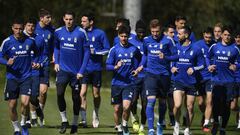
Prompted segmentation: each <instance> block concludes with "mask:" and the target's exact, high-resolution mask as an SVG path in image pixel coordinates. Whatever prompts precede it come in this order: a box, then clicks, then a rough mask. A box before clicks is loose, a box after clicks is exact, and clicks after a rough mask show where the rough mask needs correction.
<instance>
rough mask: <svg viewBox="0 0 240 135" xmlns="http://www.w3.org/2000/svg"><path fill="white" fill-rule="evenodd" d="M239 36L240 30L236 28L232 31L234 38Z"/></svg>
mask: <svg viewBox="0 0 240 135" xmlns="http://www.w3.org/2000/svg"><path fill="white" fill-rule="evenodd" d="M239 36H240V30H239V29H236V30H235V31H234V37H235V38H236V37H239Z"/></svg>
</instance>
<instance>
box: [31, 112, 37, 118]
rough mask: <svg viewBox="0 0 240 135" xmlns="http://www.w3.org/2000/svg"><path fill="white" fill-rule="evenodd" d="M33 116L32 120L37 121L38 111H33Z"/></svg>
mask: <svg viewBox="0 0 240 135" xmlns="http://www.w3.org/2000/svg"><path fill="white" fill-rule="evenodd" d="M31 116H32V119H37V113H36V111H31Z"/></svg>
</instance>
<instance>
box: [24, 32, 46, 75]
mask: <svg viewBox="0 0 240 135" xmlns="http://www.w3.org/2000/svg"><path fill="white" fill-rule="evenodd" d="M24 34H25V35H26V36H28V37H32V38H34V39H35V45H36V47H37V49H38V55H36V54H34V52H33V51H32V52H31V55H32V59H36V58H37V59H38V60H39V64H40V65H41V66H43V65H44V63H45V62H47V59H46V58H48V57H47V54H44V47H45V44H46V43H45V42H44V39H43V37H42V36H39V35H36V34H33V35H32V36H30V35H28V34H27V33H26V32H25V31H24ZM38 75H39V69H32V76H38Z"/></svg>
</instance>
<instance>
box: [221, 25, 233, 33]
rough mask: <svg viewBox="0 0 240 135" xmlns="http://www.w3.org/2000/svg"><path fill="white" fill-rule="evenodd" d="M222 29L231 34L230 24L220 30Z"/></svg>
mask: <svg viewBox="0 0 240 135" xmlns="http://www.w3.org/2000/svg"><path fill="white" fill-rule="evenodd" d="M224 31H228V32H229V33H230V34H233V29H232V27H231V26H227V25H225V26H223V28H222V32H224Z"/></svg>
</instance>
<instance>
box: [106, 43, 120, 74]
mask: <svg viewBox="0 0 240 135" xmlns="http://www.w3.org/2000/svg"><path fill="white" fill-rule="evenodd" d="M115 63H116V61H115V47H114V46H113V47H112V48H111V49H110V51H109V54H108V57H107V60H106V70H108V71H113V70H116V69H118V68H119V67H120V66H121V65H120V63H119V64H115Z"/></svg>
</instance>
